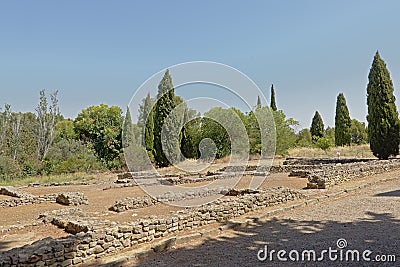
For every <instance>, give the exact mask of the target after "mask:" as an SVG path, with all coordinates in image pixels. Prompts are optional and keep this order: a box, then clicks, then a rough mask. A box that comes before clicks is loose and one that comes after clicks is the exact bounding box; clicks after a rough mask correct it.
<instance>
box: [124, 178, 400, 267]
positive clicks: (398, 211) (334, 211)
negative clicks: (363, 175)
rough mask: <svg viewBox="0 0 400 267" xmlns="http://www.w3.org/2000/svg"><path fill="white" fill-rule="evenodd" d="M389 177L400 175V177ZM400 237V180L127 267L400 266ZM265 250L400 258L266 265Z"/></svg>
mask: <svg viewBox="0 0 400 267" xmlns="http://www.w3.org/2000/svg"><path fill="white" fill-rule="evenodd" d="M387 175H391V176H393V175H396V177H399V176H400V175H399V173H398V172H397V173H390V174H387ZM370 178H371V177H370ZM372 178H376V177H372ZM361 180H363V179H361ZM351 184H352V183H349V184H347V186H349V185H351ZM353 184H356V183H355V182H353ZM342 187H343V185H342ZM399 236H400V178H398V179H396V180H392V181H388V182H383V183H379V184H377V185H376V186H370V187H367V188H363V189H360V190H358V191H354V192H353V193H350V194H349V195H348V196H346V197H342V198H338V199H328V200H326V201H323V202H321V203H318V204H315V205H308V206H305V207H302V208H298V209H295V210H292V211H287V212H283V213H280V214H279V215H277V216H276V217H274V218H270V219H268V220H266V221H265V222H260V223H253V224H251V225H250V226H249V227H246V228H242V229H238V230H227V231H224V232H223V235H220V236H218V237H211V238H203V239H197V240H195V241H194V242H192V243H191V244H185V245H181V246H177V247H176V249H175V250H172V251H167V252H163V253H160V254H157V255H156V256H155V257H153V258H147V259H145V260H142V261H136V262H131V263H128V264H127V265H126V266H378V265H379V266H399V265H398V264H399V261H400V239H399ZM341 238H343V239H345V240H346V242H347V246H346V247H344V248H343V249H339V248H338V246H337V241H338V240H339V239H341ZM342 241H343V240H342ZM265 246H267V251H269V252H271V250H276V251H278V250H286V251H287V252H289V251H291V250H297V251H300V252H301V251H303V250H314V251H316V252H317V253H319V254H318V257H319V256H320V252H321V251H322V250H324V249H326V250H328V249H329V247H331V248H332V249H333V250H338V251H340V250H342V251H344V253H346V251H347V250H358V251H359V252H360V253H362V252H363V251H364V250H370V251H372V254H371V256H370V257H369V258H370V259H372V260H375V257H376V256H377V255H380V256H381V255H385V256H387V255H395V257H396V259H397V261H396V262H386V263H379V264H378V262H367V261H363V260H362V259H361V261H359V262H358V261H350V262H346V261H344V260H342V261H340V258H339V255H340V254H339V253H340V252H337V255H338V256H337V257H338V258H337V259H336V260H335V261H331V260H329V258H328V256H325V257H324V260H322V261H321V262H316V261H307V259H306V261H299V262H294V261H290V260H289V261H288V262H282V261H279V260H278V259H277V256H276V253H275V254H274V260H273V261H270V258H266V259H265V261H260V260H259V259H258V258H257V253H258V252H259V251H260V250H262V249H263V250H264V251H265ZM262 253H263V252H262ZM260 255H261V256H263V255H265V254H260ZM344 255H345V254H344ZM287 256H288V255H287V254H286V257H287ZM342 259H345V256H344V257H343V258H342ZM350 259H351V258H350Z"/></svg>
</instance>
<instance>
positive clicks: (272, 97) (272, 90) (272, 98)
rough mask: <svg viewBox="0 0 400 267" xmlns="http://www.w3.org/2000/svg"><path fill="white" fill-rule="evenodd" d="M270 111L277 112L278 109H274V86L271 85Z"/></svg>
mask: <svg viewBox="0 0 400 267" xmlns="http://www.w3.org/2000/svg"><path fill="white" fill-rule="evenodd" d="M270 107H271V109H272V110H273V111H277V110H278V108H277V107H276V100H275V90H274V85H273V84H272V85H271V105H270Z"/></svg>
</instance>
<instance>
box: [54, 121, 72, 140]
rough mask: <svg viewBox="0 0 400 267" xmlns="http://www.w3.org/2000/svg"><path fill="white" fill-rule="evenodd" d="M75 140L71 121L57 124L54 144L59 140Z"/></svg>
mask: <svg viewBox="0 0 400 267" xmlns="http://www.w3.org/2000/svg"><path fill="white" fill-rule="evenodd" d="M77 138H78V136H77V135H76V133H75V129H74V121H73V120H71V119H64V120H60V121H59V122H57V124H56V130H55V138H54V142H58V141H60V140H61V139H66V140H73V139H77Z"/></svg>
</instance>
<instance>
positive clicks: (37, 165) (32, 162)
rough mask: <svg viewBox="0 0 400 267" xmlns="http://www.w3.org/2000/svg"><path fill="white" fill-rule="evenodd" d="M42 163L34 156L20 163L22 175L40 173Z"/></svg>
mask: <svg viewBox="0 0 400 267" xmlns="http://www.w3.org/2000/svg"><path fill="white" fill-rule="evenodd" d="M42 171H43V163H42V162H41V161H39V160H37V159H35V158H29V159H27V160H25V161H24V162H23V163H22V173H23V175H24V176H35V175H38V174H42Z"/></svg>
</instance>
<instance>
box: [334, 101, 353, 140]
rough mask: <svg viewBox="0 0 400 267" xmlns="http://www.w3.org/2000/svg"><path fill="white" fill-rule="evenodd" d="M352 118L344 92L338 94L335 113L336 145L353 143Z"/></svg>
mask: <svg viewBox="0 0 400 267" xmlns="http://www.w3.org/2000/svg"><path fill="white" fill-rule="evenodd" d="M350 128H351V119H350V115H349V110H348V108H347V105H346V99H345V98H344V95H343V93H340V94H339V95H338V96H337V100H336V115H335V145H336V146H344V145H350V143H351V134H350Z"/></svg>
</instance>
